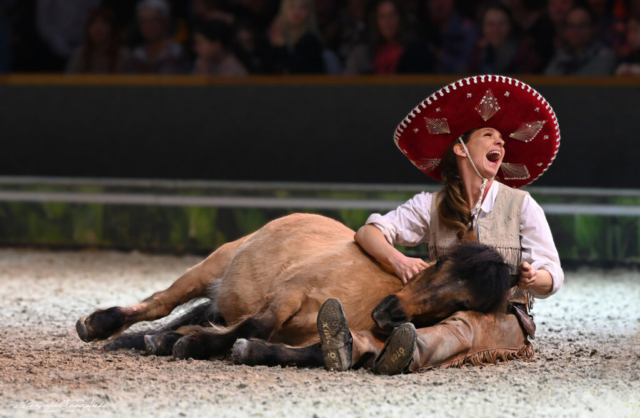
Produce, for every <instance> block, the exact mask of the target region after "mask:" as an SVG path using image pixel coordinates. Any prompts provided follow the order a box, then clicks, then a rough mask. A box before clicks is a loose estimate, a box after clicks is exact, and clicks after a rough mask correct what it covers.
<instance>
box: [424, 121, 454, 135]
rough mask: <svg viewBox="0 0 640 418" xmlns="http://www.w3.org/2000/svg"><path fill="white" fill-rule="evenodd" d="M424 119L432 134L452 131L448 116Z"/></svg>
mask: <svg viewBox="0 0 640 418" xmlns="http://www.w3.org/2000/svg"><path fill="white" fill-rule="evenodd" d="M424 120H425V122H426V123H427V129H428V130H429V133H430V134H435V135H437V134H448V133H451V131H450V130H449V123H448V122H447V118H424Z"/></svg>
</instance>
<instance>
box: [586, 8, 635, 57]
mask: <svg viewBox="0 0 640 418" xmlns="http://www.w3.org/2000/svg"><path fill="white" fill-rule="evenodd" d="M587 4H588V6H589V7H590V8H591V10H592V11H593V14H594V15H595V17H596V33H597V36H598V38H599V39H600V40H601V41H602V42H604V44H605V45H606V46H608V47H609V48H612V49H613V50H618V48H620V47H621V46H622V45H623V44H624V43H625V38H626V33H625V31H624V22H622V21H620V20H619V19H618V18H616V17H615V16H614V15H613V6H614V0H587Z"/></svg>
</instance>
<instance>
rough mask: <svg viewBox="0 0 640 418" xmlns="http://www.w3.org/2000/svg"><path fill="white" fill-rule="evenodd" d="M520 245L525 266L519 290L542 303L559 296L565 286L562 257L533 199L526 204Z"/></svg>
mask: <svg viewBox="0 0 640 418" xmlns="http://www.w3.org/2000/svg"><path fill="white" fill-rule="evenodd" d="M520 242H521V245H522V261H523V262H522V264H520V277H521V281H520V284H519V285H518V286H519V287H520V288H523V289H529V290H530V291H531V294H532V295H533V296H535V297H536V298H539V299H542V298H546V297H548V296H550V295H552V294H554V293H555V292H557V291H558V290H559V289H560V287H562V283H563V282H564V273H563V271H562V267H561V266H560V257H559V256H558V250H556V246H555V244H554V242H553V236H552V235H551V229H550V228H549V223H548V222H547V219H546V218H545V216H544V211H543V210H542V208H541V207H540V205H538V203H536V201H535V200H533V198H532V197H531V196H527V197H525V200H524V202H523V204H522V214H521V217H520Z"/></svg>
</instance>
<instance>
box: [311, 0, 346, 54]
mask: <svg viewBox="0 0 640 418" xmlns="http://www.w3.org/2000/svg"><path fill="white" fill-rule="evenodd" d="M313 4H314V10H315V13H316V20H317V23H318V31H319V33H320V37H321V38H322V41H323V43H324V45H326V47H327V48H330V49H332V50H337V49H338V48H339V43H340V9H339V8H338V0H313Z"/></svg>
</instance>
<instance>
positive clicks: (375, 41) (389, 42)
mask: <svg viewBox="0 0 640 418" xmlns="http://www.w3.org/2000/svg"><path fill="white" fill-rule="evenodd" d="M370 27H371V40H370V42H369V44H361V45H359V46H358V47H356V48H354V49H353V50H352V52H351V54H350V55H349V58H348V60H347V63H346V68H345V73H346V74H366V73H374V74H395V73H424V72H430V71H432V70H433V57H432V56H431V54H430V53H429V50H428V47H427V46H426V45H425V44H422V43H419V42H416V41H412V40H411V38H410V35H409V34H408V28H407V24H406V18H405V15H404V13H403V11H402V9H401V7H400V4H399V2H398V1H397V0H380V1H379V2H378V3H377V5H376V7H375V8H374V9H373V11H372V13H371V23H370Z"/></svg>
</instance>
